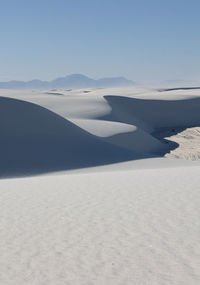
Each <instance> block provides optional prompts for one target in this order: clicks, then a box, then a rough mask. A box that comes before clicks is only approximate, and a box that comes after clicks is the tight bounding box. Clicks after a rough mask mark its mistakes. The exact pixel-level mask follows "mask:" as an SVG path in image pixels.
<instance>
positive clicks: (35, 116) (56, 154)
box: [0, 97, 141, 178]
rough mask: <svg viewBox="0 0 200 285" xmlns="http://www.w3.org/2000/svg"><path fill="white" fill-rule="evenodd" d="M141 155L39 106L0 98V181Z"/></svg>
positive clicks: (119, 160) (96, 164)
mask: <svg viewBox="0 0 200 285" xmlns="http://www.w3.org/2000/svg"><path fill="white" fill-rule="evenodd" d="M140 157H141V155H138V154H136V153H134V152H133V151H129V150H126V149H123V148H120V147H117V146H113V145H111V144H109V143H106V142H103V141H101V140H99V139H98V137H95V136H93V135H91V134H89V133H87V132H86V131H85V130H83V129H81V128H79V127H78V126H76V125H75V124H73V123H71V122H70V121H68V120H66V119H64V118H63V117H61V116H59V115H57V114H55V113H53V112H51V111H49V110H48V109H45V108H43V107H41V106H38V105H35V104H32V103H28V102H25V101H21V100H15V99H11V98H4V97H1V98H0V177H1V178H2V177H14V176H24V175H34V174H40V173H45V172H51V171H58V170H69V169H76V168H83V167H91V166H98V165H104V164H110V163H116V162H121V161H127V160H132V159H137V158H140Z"/></svg>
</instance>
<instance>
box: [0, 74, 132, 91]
mask: <svg viewBox="0 0 200 285" xmlns="http://www.w3.org/2000/svg"><path fill="white" fill-rule="evenodd" d="M131 85H134V83H133V81H131V80H128V79H126V78H124V77H113V78H101V79H98V80H95V79H92V78H89V77H87V76H85V75H82V74H72V75H68V76H66V77H59V78H56V79H54V80H52V81H41V80H38V79H35V80H31V81H26V82H25V81H8V82H0V88H1V89H53V88H89V87H91V88H95V87H97V88H103V87H119V86H131Z"/></svg>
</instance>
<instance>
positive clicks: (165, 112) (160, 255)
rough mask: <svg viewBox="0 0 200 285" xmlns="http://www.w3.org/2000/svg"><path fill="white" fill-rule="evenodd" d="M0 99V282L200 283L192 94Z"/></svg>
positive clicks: (93, 92)
mask: <svg viewBox="0 0 200 285" xmlns="http://www.w3.org/2000/svg"><path fill="white" fill-rule="evenodd" d="M85 91H87V92H85ZM0 95H1V97H0V155H1V160H0V177H1V180H0V203H1V206H0V252H1V254H0V284H3V285H7V284H9V285H18V284H20V285H42V284H45V285H46V284H48V285H65V284H70V285H71V284H72V285H82V284H84V285H88V284H91V285H93V284H95V285H96V284H99V285H102V284H108V285H110V284H111V285H116V284H121V285H124V284H130V285H132V284H136V285H161V284H163V285H171V284H173V285H176V284H177V285H180V284H181V285H188V284H192V285H193V284H194V285H198V284H200V271H199V266H200V245H199V237H200V222H199V217H200V191H199V185H200V178H199V172H200V163H199V162H198V161H195V162H194V161H191V159H193V155H191V153H192V154H193V153H194V152H195V155H196V153H198V151H199V149H200V148H199V143H198V142H199V128H198V127H199V126H200V112H199V109H200V93H199V90H195V89H194V90H171V91H162V92H159V91H157V90H153V89H152V90H151V89H143V88H137V87H131V88H130V87H128V88H109V89H87V90H85V89H84V90H71V91H66V90H55V91H45V92H38V91H14V90H12V91H10V90H1V91H0ZM169 140H170V141H171V143H169ZM179 144H180V145H179ZM172 148H173V150H172ZM166 155H167V156H170V155H171V157H170V158H168V157H165V156H166ZM173 157H181V158H190V160H183V159H174V158H173ZM32 175H34V177H31V176H32Z"/></svg>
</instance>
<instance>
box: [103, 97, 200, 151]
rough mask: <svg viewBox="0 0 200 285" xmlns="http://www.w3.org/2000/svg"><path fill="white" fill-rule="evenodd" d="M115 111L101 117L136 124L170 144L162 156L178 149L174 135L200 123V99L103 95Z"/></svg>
mask: <svg viewBox="0 0 200 285" xmlns="http://www.w3.org/2000/svg"><path fill="white" fill-rule="evenodd" d="M104 98H105V99H106V101H107V102H108V103H109V105H110V107H111V109H112V111H111V113H110V114H108V115H106V116H103V117H101V118H99V119H103V120H110V121H117V122H122V123H128V124H133V125H135V126H137V127H138V128H141V129H143V130H144V131H146V132H148V133H149V134H151V135H152V136H153V137H155V138H157V139H159V140H160V141H161V142H163V143H165V144H167V145H168V146H169V148H168V149H166V151H165V152H163V155H165V154H166V153H168V152H169V151H170V150H172V149H175V148H177V147H178V146H179V145H178V144H177V143H176V142H173V141H170V140H166V139H164V137H166V136H168V137H170V136H173V135H175V134H178V133H179V132H182V131H183V130H185V129H186V128H189V127H196V126H200V98H197V97H195V98H191V99H184V100H152V99H149V100H147V99H137V98H130V97H122V96H104Z"/></svg>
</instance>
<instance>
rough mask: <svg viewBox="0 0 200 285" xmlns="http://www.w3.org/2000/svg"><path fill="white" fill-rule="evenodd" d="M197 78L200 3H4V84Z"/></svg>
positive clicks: (0, 32) (0, 47)
mask: <svg viewBox="0 0 200 285" xmlns="http://www.w3.org/2000/svg"><path fill="white" fill-rule="evenodd" d="M71 73H83V74H85V75H88V76H90V77H93V78H99V77H104V76H121V75H122V76H125V77H127V78H129V79H132V80H136V81H143V80H165V79H193V78H194V79H200V1H199V0H40V1H38V0H0V81H3V80H5V81H7V80H10V79H20V80H28V79H33V78H39V79H44V80H46V79H53V78H55V77H59V76H64V75H68V74H71Z"/></svg>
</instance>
